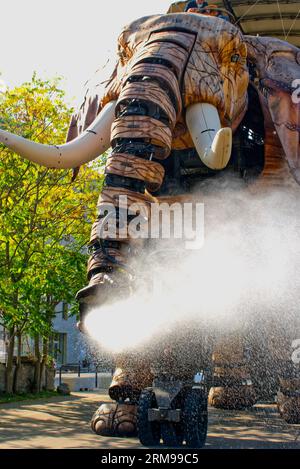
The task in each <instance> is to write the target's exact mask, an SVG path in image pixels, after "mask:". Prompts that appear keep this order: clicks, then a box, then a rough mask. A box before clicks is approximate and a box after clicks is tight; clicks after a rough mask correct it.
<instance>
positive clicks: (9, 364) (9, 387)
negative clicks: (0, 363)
mask: <svg viewBox="0 0 300 469" xmlns="http://www.w3.org/2000/svg"><path fill="white" fill-rule="evenodd" d="M14 346H15V330H14V327H12V328H11V329H10V330H9V340H8V346H7V360H6V368H5V392H6V393H8V394H12V392H13V381H14V379H13V364H14V363H13V362H14Z"/></svg>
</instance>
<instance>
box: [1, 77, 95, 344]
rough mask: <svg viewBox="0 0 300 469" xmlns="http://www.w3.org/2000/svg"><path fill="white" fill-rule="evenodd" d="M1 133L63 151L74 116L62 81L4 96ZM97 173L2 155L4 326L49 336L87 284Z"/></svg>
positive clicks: (34, 85)
mask: <svg viewBox="0 0 300 469" xmlns="http://www.w3.org/2000/svg"><path fill="white" fill-rule="evenodd" d="M0 96H1V98H0V116H1V127H2V128H4V129H5V130H9V131H11V132H14V133H17V134H18V135H22V136H24V137H27V138H30V139H32V140H36V141H38V142H40V143H46V144H50V143H55V144H61V143H63V142H64V140H65V135H66V130H67V127H68V122H69V119H70V115H71V113H72V109H68V107H67V106H66V104H65V103H64V93H63V92H62V91H61V90H60V89H59V80H48V81H42V80H40V79H39V78H37V76H36V75H34V76H33V78H32V81H31V82H29V83H24V84H23V85H22V86H19V87H16V88H14V89H13V90H8V91H7V92H6V93H4V94H2V95H0ZM99 165H100V168H101V165H102V162H101V160H100V163H95V166H94V167H93V165H92V166H91V167H85V168H83V169H81V171H80V173H79V176H78V177H77V179H76V181H75V182H74V183H71V175H70V172H69V171H67V170H51V169H47V168H43V167H40V166H38V165H36V164H34V163H31V162H28V161H26V160H24V159H22V158H20V157H19V156H17V155H16V154H14V153H13V152H11V151H10V150H8V149H7V148H5V147H1V148H0V312H1V317H0V322H2V323H4V324H5V326H6V327H8V328H13V329H14V330H18V331H20V330H21V331H26V332H29V333H31V334H37V333H38V334H42V335H43V336H48V335H49V334H50V333H51V319H52V317H53V315H54V308H55V306H56V305H57V304H58V303H59V302H60V301H65V302H67V303H71V302H72V301H73V298H74V294H75V292H76V291H77V290H78V289H79V288H81V287H82V286H83V285H84V284H85V275H86V258H87V255H86V249H85V248H84V247H85V245H86V243H87V242H88V240H89V232H90V223H91V221H92V220H93V218H94V216H95V213H94V212H95V206H96V201H97V196H98V194H99V191H100V188H101V185H102V180H103V177H102V176H101V174H100V173H99Z"/></svg>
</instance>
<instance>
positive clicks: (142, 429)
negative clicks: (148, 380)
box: [137, 389, 160, 446]
mask: <svg viewBox="0 0 300 469" xmlns="http://www.w3.org/2000/svg"><path fill="white" fill-rule="evenodd" d="M153 408H157V402H156V399H155V395H154V393H153V391H152V390H151V389H145V390H144V391H142V393H141V395H140V399H139V403H138V409H137V430H138V436H139V439H140V442H141V443H142V445H144V446H158V445H159V443H160V424H159V423H158V422H149V420H148V410H149V409H153Z"/></svg>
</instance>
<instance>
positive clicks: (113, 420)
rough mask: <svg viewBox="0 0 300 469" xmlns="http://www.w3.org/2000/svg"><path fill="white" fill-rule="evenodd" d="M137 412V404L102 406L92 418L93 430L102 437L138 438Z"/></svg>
mask: <svg viewBox="0 0 300 469" xmlns="http://www.w3.org/2000/svg"><path fill="white" fill-rule="evenodd" d="M136 412H137V405H136V404H131V403H118V402H113V403H107V404H102V405H101V406H100V407H99V409H97V410H96V412H95V413H94V415H93V417H92V420H91V427H92V430H93V431H94V432H95V433H96V434H97V435H101V436H111V437H133V436H136V435H137V430H136Z"/></svg>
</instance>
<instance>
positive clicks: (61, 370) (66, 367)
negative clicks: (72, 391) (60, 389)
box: [59, 363, 81, 385]
mask: <svg viewBox="0 0 300 469" xmlns="http://www.w3.org/2000/svg"><path fill="white" fill-rule="evenodd" d="M71 368H74V369H75V370H77V375H78V378H80V372H81V366H80V363H78V364H72V363H71V364H66V365H61V366H60V367H59V385H61V375H62V372H63V370H64V371H69V370H70V369H71Z"/></svg>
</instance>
